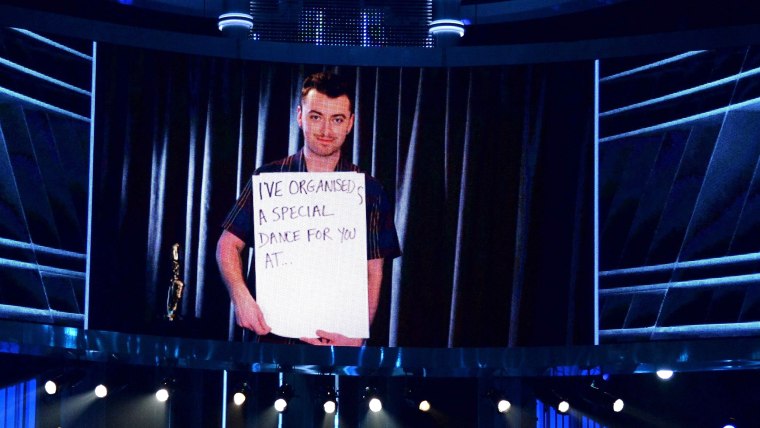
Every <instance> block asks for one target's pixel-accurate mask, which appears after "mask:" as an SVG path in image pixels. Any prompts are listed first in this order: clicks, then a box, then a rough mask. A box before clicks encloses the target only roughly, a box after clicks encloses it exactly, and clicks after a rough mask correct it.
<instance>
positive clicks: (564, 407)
mask: <svg viewBox="0 0 760 428" xmlns="http://www.w3.org/2000/svg"><path fill="white" fill-rule="evenodd" d="M557 410H559V412H560V413H567V412H568V411H569V410H570V403H568V402H567V401H565V400H562V401H560V402H559V404H558V405H557Z"/></svg>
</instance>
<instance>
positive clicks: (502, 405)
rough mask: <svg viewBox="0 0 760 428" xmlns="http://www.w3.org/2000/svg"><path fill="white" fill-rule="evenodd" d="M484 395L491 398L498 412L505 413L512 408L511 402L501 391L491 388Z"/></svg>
mask: <svg viewBox="0 0 760 428" xmlns="http://www.w3.org/2000/svg"><path fill="white" fill-rule="evenodd" d="M486 396H487V397H488V398H490V399H491V402H492V403H493V405H494V406H496V410H498V411H499V413H507V412H508V411H509V409H510V408H512V403H510V402H509V400H507V398H506V396H505V395H504V393H503V392H501V391H497V390H495V389H492V390H490V391H488V392H487V393H486Z"/></svg>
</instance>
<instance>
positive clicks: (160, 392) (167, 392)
mask: <svg viewBox="0 0 760 428" xmlns="http://www.w3.org/2000/svg"><path fill="white" fill-rule="evenodd" d="M173 390H174V379H171V378H166V379H164V380H162V381H161V383H160V384H159V386H158V388H157V389H156V400H158V401H160V402H161V403H163V402H165V401H167V400H168V399H169V397H171V393H172V391H173Z"/></svg>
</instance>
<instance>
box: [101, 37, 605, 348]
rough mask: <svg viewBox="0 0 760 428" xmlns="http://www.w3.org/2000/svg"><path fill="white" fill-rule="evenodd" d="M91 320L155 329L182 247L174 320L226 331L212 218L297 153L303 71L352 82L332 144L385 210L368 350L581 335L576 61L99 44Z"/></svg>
mask: <svg viewBox="0 0 760 428" xmlns="http://www.w3.org/2000/svg"><path fill="white" fill-rule="evenodd" d="M97 68H98V76H97V83H98V87H97V92H96V105H97V109H98V114H97V116H96V139H95V158H94V162H95V176H94V182H93V218H94V220H93V235H92V237H93V241H92V270H91V288H90V297H91V299H90V328H95V329H107V330H119V331H127V332H143V333H155V332H164V330H162V326H161V323H160V322H159V321H158V320H159V318H160V314H161V313H162V312H163V308H164V307H165V296H166V290H167V288H168V286H169V278H170V277H171V271H170V262H169V254H170V247H171V245H172V244H173V243H175V242H177V243H180V244H181V245H182V248H183V254H182V256H183V262H184V266H183V272H182V273H183V275H182V276H183V279H184V281H185V283H186V284H187V287H186V292H185V298H184V301H183V306H182V316H183V317H184V319H185V324H186V326H185V327H183V328H186V329H187V331H181V329H179V330H178V331H176V333H177V334H181V335H182V334H193V335H199V336H203V337H213V338H226V337H227V336H228V325H229V299H228V297H227V293H226V290H225V288H224V286H223V284H222V282H221V278H220V276H219V273H218V269H217V267H216V262H215V258H214V251H215V245H216V240H217V238H218V237H219V234H220V232H221V230H220V226H219V225H220V224H221V222H222V220H223V219H224V217H225V215H226V213H227V211H228V210H229V208H230V207H231V205H232V204H233V202H234V201H235V199H236V195H237V193H238V192H239V189H240V188H241V187H242V186H243V185H244V184H245V182H246V181H247V179H248V177H249V175H250V174H251V172H252V171H253V170H254V169H255V168H256V167H257V166H259V165H261V164H263V163H267V162H271V161H273V160H276V159H279V158H282V157H284V156H287V155H288V154H290V153H293V152H294V151H296V150H297V149H298V148H299V147H300V146H301V144H302V137H301V135H300V131H299V129H298V128H297V126H296V125H295V107H296V105H297V102H298V94H299V90H300V83H301V81H302V79H303V76H305V75H308V74H309V73H311V72H314V71H319V70H322V69H331V70H336V71H338V72H340V73H342V74H345V75H348V76H349V77H350V78H351V79H354V80H355V81H356V90H357V91H356V93H357V95H356V97H357V98H356V103H355V105H356V124H355V128H354V131H353V135H351V136H349V140H347V143H346V145H345V147H344V149H345V150H344V155H345V156H349V157H351V158H352V159H353V161H354V163H356V164H358V165H359V166H360V167H362V168H363V169H365V170H366V171H368V172H370V173H371V174H372V175H374V176H375V177H377V178H378V179H379V180H380V181H381V182H382V184H383V185H384V187H385V189H386V192H387V193H388V194H389V196H390V197H391V200H393V201H395V219H396V226H397V228H398V231H399V239H400V241H401V244H402V249H403V253H404V255H403V256H402V257H401V258H398V259H396V260H395V261H393V262H392V263H386V266H385V275H384V281H383V289H382V290H383V291H382V298H381V303H380V309H379V311H378V315H377V317H376V320H375V323H374V324H373V326H372V339H371V342H370V344H373V345H392V346H436V347H446V346H484V347H487V346H521V345H550V344H551V345H564V344H579V343H591V342H592V340H593V189H592V186H593V140H592V132H591V131H592V128H591V125H592V118H593V109H592V106H593V64H592V63H590V62H582V63H557V64H542V65H519V66H503V67H478V68H452V69H445V68H438V69H428V68H375V67H345V66H341V67H332V66H314V65H291V64H271V63H257V62H250V61H241V60H230V59H218V58H206V57H198V56H188V55H180V54H168V53H165V52H154V51H150V50H142V49H134V48H127V47H118V46H109V45H106V44H100V45H99V48H98V67H97Z"/></svg>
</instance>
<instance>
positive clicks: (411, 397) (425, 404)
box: [404, 387, 431, 412]
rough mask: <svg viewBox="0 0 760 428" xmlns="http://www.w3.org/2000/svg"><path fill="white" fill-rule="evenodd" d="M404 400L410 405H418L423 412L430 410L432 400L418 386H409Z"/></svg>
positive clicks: (405, 391)
mask: <svg viewBox="0 0 760 428" xmlns="http://www.w3.org/2000/svg"><path fill="white" fill-rule="evenodd" d="M404 401H405V402H406V404H407V405H408V406H409V407H416V408H417V409H418V410H419V411H421V412H428V411H430V408H431V406H430V402H429V401H428V400H426V399H425V398H424V396H423V394H420V393H419V389H416V388H412V387H407V388H406V389H405V390H404Z"/></svg>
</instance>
